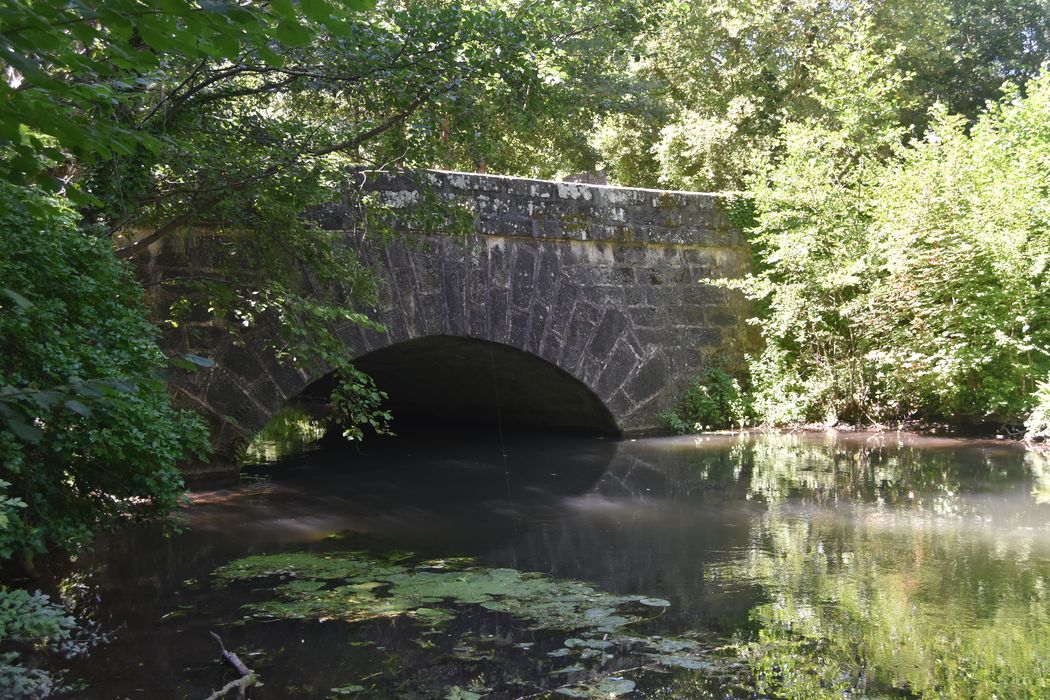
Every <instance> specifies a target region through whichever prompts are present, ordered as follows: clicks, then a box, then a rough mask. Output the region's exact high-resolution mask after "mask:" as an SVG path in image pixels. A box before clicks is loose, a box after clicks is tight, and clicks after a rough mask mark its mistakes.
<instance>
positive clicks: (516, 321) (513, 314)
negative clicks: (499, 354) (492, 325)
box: [507, 309, 531, 350]
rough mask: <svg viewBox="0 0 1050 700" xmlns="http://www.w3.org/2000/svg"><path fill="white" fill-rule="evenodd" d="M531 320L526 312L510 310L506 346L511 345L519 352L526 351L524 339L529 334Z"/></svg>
mask: <svg viewBox="0 0 1050 700" xmlns="http://www.w3.org/2000/svg"><path fill="white" fill-rule="evenodd" d="M530 321H531V318H530V316H529V313H528V312H527V311H521V310H520V309H511V310H510V319H509V323H510V330H509V332H508V334H507V345H512V346H514V347H516V348H518V349H519V350H527V347H526V338H527V336H528V333H529V323H530Z"/></svg>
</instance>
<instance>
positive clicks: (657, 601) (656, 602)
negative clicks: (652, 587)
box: [638, 598, 671, 608]
mask: <svg viewBox="0 0 1050 700" xmlns="http://www.w3.org/2000/svg"><path fill="white" fill-rule="evenodd" d="M638 602H639V603H641V604H642V605H648V606H649V607H651V608H667V607H670V606H671V601H669V600H664V599H663V598H639V599H638Z"/></svg>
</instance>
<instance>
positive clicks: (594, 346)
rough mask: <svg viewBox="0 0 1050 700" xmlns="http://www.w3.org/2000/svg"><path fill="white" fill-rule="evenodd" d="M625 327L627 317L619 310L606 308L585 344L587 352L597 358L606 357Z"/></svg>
mask: <svg viewBox="0 0 1050 700" xmlns="http://www.w3.org/2000/svg"><path fill="white" fill-rule="evenodd" d="M626 327H627V317H626V316H624V315H623V313H622V312H621V311H619V310H617V309H606V310H605V313H604V314H603V315H602V319H601V321H600V322H599V323H598V327H597V328H596V329H595V331H594V336H593V337H592V338H591V342H590V344H589V345H588V346H587V351H588V353H589V354H590V355H591V356H592V357H595V358H598V359H604V358H605V357H607V356H608V355H609V353H610V352H611V351H612V349H613V346H614V345H616V341H618V340H619V339H620V335H621V334H622V333H623V331H624V329H625V328H626Z"/></svg>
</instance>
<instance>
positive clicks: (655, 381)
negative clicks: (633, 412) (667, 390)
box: [624, 353, 667, 403]
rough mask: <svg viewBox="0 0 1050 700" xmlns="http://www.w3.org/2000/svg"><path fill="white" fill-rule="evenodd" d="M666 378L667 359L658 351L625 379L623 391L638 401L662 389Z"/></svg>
mask: <svg viewBox="0 0 1050 700" xmlns="http://www.w3.org/2000/svg"><path fill="white" fill-rule="evenodd" d="M666 379H667V361H666V360H665V359H664V357H663V356H662V355H661V354H659V353H654V354H653V355H651V356H650V357H649V358H648V359H647V360H646V361H645V362H644V363H642V364H641V365H640V366H639V367H638V369H637V370H636V371H635V373H634V375H633V376H632V377H631V378H630V379H628V380H627V383H626V384H625V385H624V391H625V392H626V393H627V395H628V396H629V397H630V398H631V399H632V400H633V401H634V402H636V403H640V402H642V401H645V400H647V399H649V398H650V397H652V396H655V395H656V394H658V393H660V391H662V390H663V388H664V386H665V383H666Z"/></svg>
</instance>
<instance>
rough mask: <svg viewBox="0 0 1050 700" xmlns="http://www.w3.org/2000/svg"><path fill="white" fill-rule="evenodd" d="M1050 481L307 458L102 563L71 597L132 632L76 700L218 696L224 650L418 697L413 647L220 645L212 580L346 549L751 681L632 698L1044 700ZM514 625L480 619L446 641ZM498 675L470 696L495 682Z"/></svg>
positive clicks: (1017, 459)
mask: <svg viewBox="0 0 1050 700" xmlns="http://www.w3.org/2000/svg"><path fill="white" fill-rule="evenodd" d="M1048 473H1050V459H1046V456H1045V455H1039V454H1034V453H1027V454H1026V453H1025V452H1024V451H1023V450H1021V449H1019V448H1018V447H1016V446H1012V445H1007V444H1004V443H996V442H978V441H958V440H946V439H926V438H924V439H918V438H914V437H910V436H904V435H898V434H878V435H874V434H864V433H858V434H848V435H837V436H836V435H808V434H807V435H757V436H729V435H726V436H706V437H701V438H674V439H660V440H639V441H636V442H635V441H625V442H620V443H611V442H607V441H600V440H576V441H572V440H562V441H549V440H537V439H534V438H532V439H523V440H520V441H517V442H511V443H509V444H507V445H501V444H499V442H498V441H496V440H494V439H492V438H489V439H488V440H487V441H485V442H479V441H477V440H474V441H472V442H471V443H468V444H463V443H456V442H450V441H441V440H438V439H437V438H432V439H429V440H427V441H426V442H424V443H410V442H399V443H394V444H393V445H392V446H390V447H389V448H384V449H372V448H370V449H369V450H368V451H365V452H357V451H347V450H345V449H343V450H337V451H331V450H321V451H316V452H312V453H308V454H306V455H304V456H301V457H299V458H298V459H296V460H292V461H290V462H285V463H282V464H279V465H275V466H274V467H271V468H268V469H267V470H264V471H262V472H259V473H257V474H255V476H254V477H253V480H252V481H250V482H249V483H246V484H244V485H241V486H238V487H236V488H232V489H226V490H212V491H207V492H198V493H196V494H195V495H194V500H195V502H196V505H194V506H193V507H192V508H190V509H188V510H187V513H186V522H187V530H186V532H184V533H183V534H181V535H179V536H177V537H175V538H173V539H164V538H161V537H160V536H159V535H157V534H156V533H150V532H137V533H131V534H128V535H125V536H122V537H114V538H110V539H106V540H103V541H101V542H100V543H99V547H98V549H97V551H96V553H95V554H94V555H93V556H92V558H91V560H90V561H84V562H83V571H84V572H86V573H87V574H88V579H89V581H90V582H91V583H92V584H93V585H95V586H96V587H98V588H99V589H100V591H101V593H102V599H103V601H104V605H105V609H104V611H103V612H104V614H105V615H107V616H108V618H107V619H108V620H109V621H110V622H111V623H112V624H114V625H116V624H122V625H124V628H123V629H122V631H121V632H120V634H119V635H118V638H117V641H116V642H115V643H114V645H113V646H112V647H111V649H110V650H109V651H108V652H107V654H106V657H107V658H106V660H105V661H103V662H99V661H98V660H96V661H95V662H94V663H93V665H92V667H91V668H88V669H84V672H85V673H86V675H87V676H88V678H89V680H90V681H91V683H92V690H90V691H88V695H89V696H91V693H95V695H93V697H113V696H115V695H121V696H143V697H159V696H163V697H198V696H203V695H207V692H208V689H209V688H210V687H218V685H219V683H217V682H215V681H216V680H219V678H216V674H217V673H218V674H219V675H221V670H220V671H216V670H215V669H214V665H213V663H212V657H213V653H212V648H211V646H210V642H209V640H208V639H207V636H206V630H207V629H209V628H211V627H223V628H225V629H228V630H229V634H230V640H229V641H230V644H231V646H234V645H236V646H237V647H238V648H240V649H247V650H249V651H258V652H260V654H261V656H260V657H258V661H257V663H255V664H254V665H255V666H256V667H257V668H256V670H258V671H259V672H260V673H262V674H263V677H264V680H265V681H266V683H267V687H268V688H270V689H271V690H270V692H271V693H272V695H271V697H282V696H283V695H282V693H285V692H286V691H287V689H288V688H292V687H295V688H298V689H299V690H298V691H297V696H303V697H312V696H317V697H325V696H326V695H325V692H326V691H325V689H327V688H330V687H334V686H336V685H343V684H347V683H354V682H356V681H358V680H359V679H360V678H359V676H360V674H361V673H363V670H362V669H365V668H372V667H374V666H376V664H382V663H387V661H383V659H384V658H386V657H384V656H383V655H382V654H380V653H379V652H377V651H376V649H377V647H376V646H375V645H377V644H378V645H380V646H381V647H383V648H385V649H387V650H388V651H387V652H385V653H388V654H393V655H394V656H396V657H397V658H398V660H397V663H396V664H393V662H390V663H391V664H393V665H392V666H391V668H392V669H394V670H390V671H389V672H388V673H390V674H395V675H396V674H401V675H402V676H404V677H405V678H409V677H415V676H416V675H418V673H419V672H420V671H419V670H420V669H423V668H430V667H432V666H433V664H434V663H435V658H434V657H433V656H428V655H427V653H426V652H425V650H424V649H422V648H420V647H419V645H418V644H415V643H414V642H413V634H414V633H413V631H412V628H411V626H407V627H406V626H405V625H400V626H398V625H396V624H395V625H394V626H393V627H392V628H390V629H388V628H383V629H379V628H374V629H372V630H371V631H368V630H364V629H361V628H359V627H355V626H353V625H342V624H341V623H340V624H338V625H336V624H327V625H325V624H321V623H309V622H301V623H296V624H294V625H291V624H283V623H282V624H271V625H248V626H244V627H239V628H231V627H229V625H230V623H232V622H234V621H235V620H238V619H239V618H240V617H241V610H240V606H241V605H242V604H243V603H244V602H245V601H244V600H243V599H242V598H237V597H236V596H233V595H231V594H230V593H229V592H228V591H222V590H219V589H217V588H215V587H213V586H212V585H211V580H210V578H209V574H210V572H211V571H212V570H214V569H215V568H217V567H218V566H221V565H222V564H225V563H227V562H228V561H230V560H232V559H234V558H237V557H241V556H244V555H246V554H252V553H264V552H273V551H288V550H295V549H303V548H309V549H314V550H318V549H321V550H323V549H326V548H328V549H338V548H344V549H345V548H346V547H347V546H349V544H352V546H362V545H367V546H369V547H370V548H373V549H384V548H401V549H409V550H412V551H417V552H422V553H425V554H428V555H431V556H453V555H472V556H476V557H478V558H479V560H480V561H481V562H482V563H484V564H487V565H491V566H507V567H513V568H517V569H521V570H532V571H540V572H543V573H546V574H549V575H551V576H555V577H559V578H572V579H580V580H583V581H587V582H589V583H591V584H592V585H594V586H596V587H598V588H601V589H603V590H607V591H610V592H613V593H628V594H644V595H648V596H656V597H659V598H666V599H667V600H669V601H671V603H672V606H671V608H669V610H668V612H667V613H666V614H664V615H663V616H661V618H660V620H659V624H658V625H657V626H656V627H654V628H653V630H650V631H654V632H657V633H662V634H682V633H689V632H702V633H705V634H707V635H714V636H716V637H719V638H721V639H722V640H723V642H724V644H723V646H725V647H726V648H725V649H723V651H722V652H720V654H721V655H722V656H723V657H733V658H736V659H738V660H739V662H740V663H741V664H742V666H741V668H742V669H746V671H744V672H742V673H741V674H739V677H737V678H735V679H733V680H732V681H731V682H726V683H721V682H720V684H719V685H717V687H712V685H711V683H710V681H709V679H705V677H704V676H703V675H697V674H690V673H678V674H677V675H670V676H669V675H667V674H651V673H646V672H645V671H644V670H643V671H639V672H638V673H637V678H636V679H637V680H638V685H639V691H638V693H639V694H640V695H639V696H643V695H648V696H660V697H698V696H701V695H702V694H703V693H718V694H740V695H744V696H746V695H752V694H754V693H759V694H766V695H779V696H784V697H816V696H820V695H828V696H839V695H841V694H842V693H844V692H847V691H849V692H852V693H854V694H866V695H881V694H901V693H904V694H909V693H911V694H915V695H920V696H922V695H929V696H934V697H936V696H952V697H991V696H992V695H996V696H997V697H1046V696H1048V695H1050V688H1048V687H1047V684H1048V682H1050V681H1048V679H1050V642H1048V641H1047V640H1050V617H1048V616H1050V609H1048V601H1047V597H1046V586H1047V577H1048V575H1050V537H1048V536H1047V535H1048V532H1047V530H1048V523H1050V498H1048V496H1050V486H1047V485H1048V484H1050V477H1048V476H1047V474H1048ZM348 532H349V533H352V534H350V535H349V536H348V535H346V533H348ZM340 533H342V534H340ZM187 581H189V584H187V583H186V582H187ZM503 624H505V621H503V622H501V621H500V620H499V619H496V618H493V617H492V613H487V612H486V611H476V614H475V616H474V618H472V619H471V620H470V621H469V622H464V623H463V625H464V626H463V629H462V630H460V631H459V632H457V634H460V633H462V634H466V633H468V632H469V633H471V634H474V633H477V634H481V633H482V631H484V630H488V632H486V633H488V634H492V633H493V632H492V629H493V628H492V626H493V625H496V626H499V625H503ZM395 628H396V629H397V630H398V632H397V633H395V632H394V629H395ZM464 630H466V631H464ZM500 634H501V635H504V637H506V635H508V634H509V633H508V632H507V631H506V630H502V631H501V632H500ZM350 640H352V641H354V643H355V644H356V643H363V644H367V645H368V646H352V645H351V644H350V643H349V641H350ZM322 648H323V652H320V653H319V650H320V649H322ZM521 653H525V652H521ZM489 663H494V662H489V661H486V662H481V661H478V663H477V665H476V666H468V667H466V668H461V669H460V672H462V673H474V674H482V675H484V674H486V673H488V674H490V675H492V674H493V673H494V671H492V670H491V668H489V666H486V665H485V664H489ZM355 673H356V674H358V675H357V676H355V675H354V674H355ZM158 679H163V682H162V683H159V682H158ZM448 682H449V684H450V685H451V683H453V680H449V681H448ZM537 683H538V681H537ZM545 683H546V681H545ZM209 684H210V685H209ZM326 684H327V685H326ZM428 687H434V686H428ZM540 687H550V684H549V683H547V684H546V685H540ZM306 688H315V689H316V690H304V689H306ZM136 689H139V690H136ZM282 689H284V690H282ZM150 693H152V695H151V694H150ZM406 696H407V695H406ZM503 696H504V695H500V693H499V691H498V690H497V691H495V692H494V693H493V695H492V697H503ZM506 696H507V697H513V695H506Z"/></svg>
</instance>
